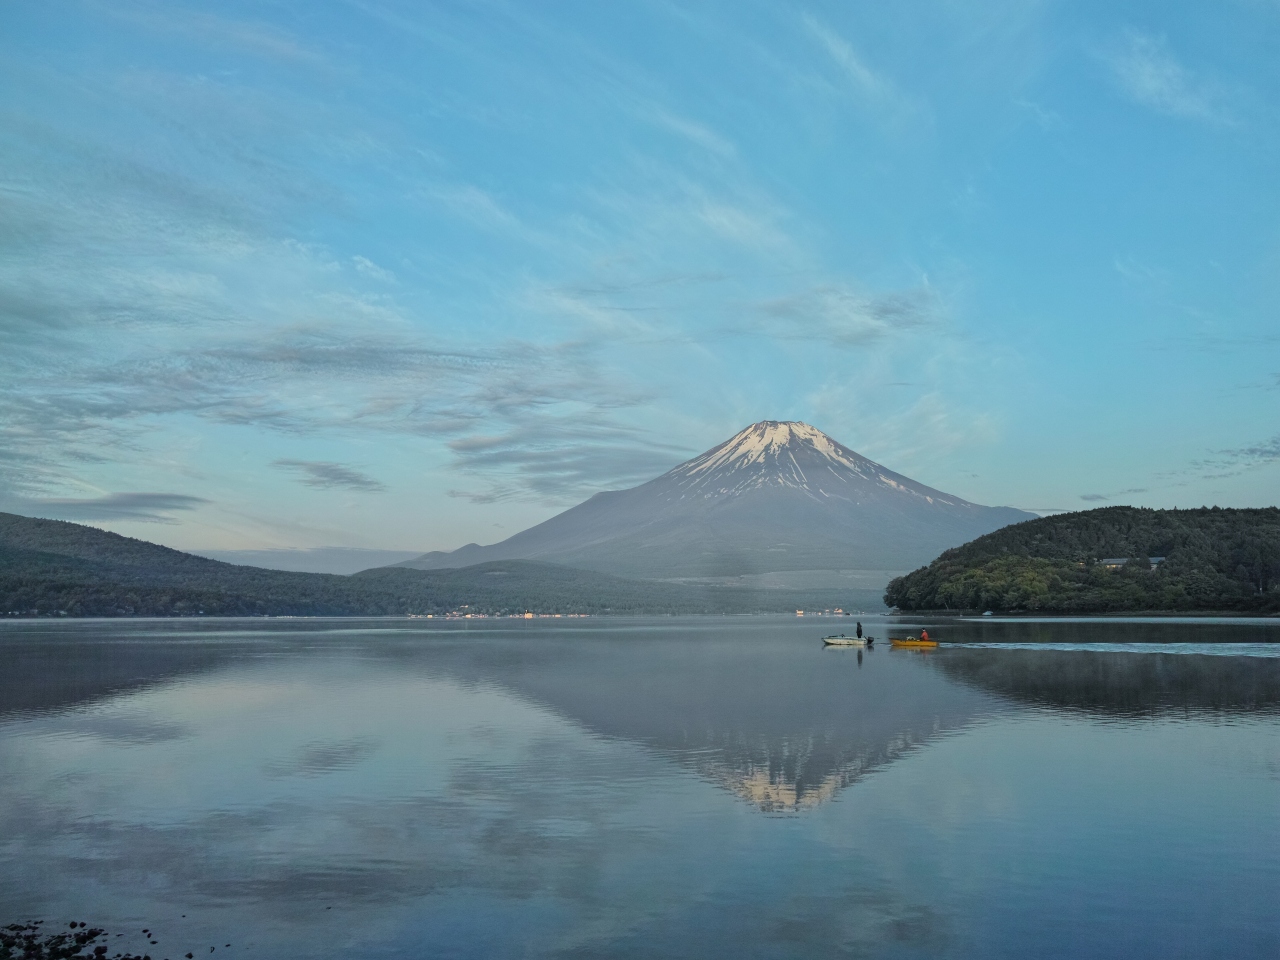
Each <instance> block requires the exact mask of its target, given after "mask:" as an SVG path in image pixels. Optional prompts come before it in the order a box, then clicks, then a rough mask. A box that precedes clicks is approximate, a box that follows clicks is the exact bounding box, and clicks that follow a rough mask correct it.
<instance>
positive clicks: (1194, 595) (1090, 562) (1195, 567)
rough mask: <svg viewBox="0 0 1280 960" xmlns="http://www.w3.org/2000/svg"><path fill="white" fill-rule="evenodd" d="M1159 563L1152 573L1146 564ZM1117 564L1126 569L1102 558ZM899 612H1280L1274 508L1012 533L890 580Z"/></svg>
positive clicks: (1038, 523)
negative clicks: (1119, 562)
mask: <svg viewBox="0 0 1280 960" xmlns="http://www.w3.org/2000/svg"><path fill="white" fill-rule="evenodd" d="M1153 557H1155V558H1160V557H1163V558H1164V559H1163V560H1162V561H1159V562H1158V563H1156V564H1154V565H1153V564H1152V562H1151V558H1153ZM1116 558H1124V559H1126V560H1127V561H1128V562H1126V563H1124V564H1123V565H1119V566H1117V565H1115V564H1111V565H1107V564H1102V563H1099V562H1098V561H1100V560H1106V559H1111V560H1114V559H1116ZM885 603H887V604H888V605H889V606H891V607H897V608H899V609H900V610H969V611H982V610H996V611H1027V612H1031V611H1043V612H1051V613H1102V612H1122V611H1123V612H1139V611H1180V610H1181V611H1224V612H1227V611H1230V612H1251V613H1275V612H1280V509H1277V508H1275V507H1266V508H1262V509H1254V510H1231V509H1222V508H1219V507H1212V508H1201V509H1198V510H1148V509H1142V508H1138V507H1103V508H1102V509H1099V510H1086V511H1082V512H1080V513H1064V514H1059V515H1058V516H1054V517H1042V518H1041V519H1038V520H1029V521H1027V522H1025V523H1019V524H1015V525H1014V526H1010V527H1005V528H1004V529H1002V530H997V531H996V532H995V533H989V534H987V535H986V536H983V537H979V538H978V539H976V540H973V541H971V542H969V543H966V544H965V545H964V546H961V547H956V548H955V549H953V550H948V551H946V552H945V553H943V554H942V555H941V556H939V557H938V559H936V560H934V561H933V562H932V563H931V564H929V565H928V566H927V567H922V568H921V569H919V570H916V571H914V572H912V573H909V574H907V575H906V576H903V577H898V578H897V579H896V580H893V581H891V582H890V584H889V587H888V589H887V591H886V592H885Z"/></svg>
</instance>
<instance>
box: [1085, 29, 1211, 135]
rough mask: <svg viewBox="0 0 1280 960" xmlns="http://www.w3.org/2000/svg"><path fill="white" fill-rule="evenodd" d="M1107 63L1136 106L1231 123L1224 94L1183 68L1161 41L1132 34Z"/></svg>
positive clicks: (1157, 38) (1143, 35)
mask: <svg viewBox="0 0 1280 960" xmlns="http://www.w3.org/2000/svg"><path fill="white" fill-rule="evenodd" d="M1106 59H1107V62H1108V63H1109V64H1110V66H1111V69H1112V72H1113V73H1114V75H1115V79H1116V82H1117V83H1118V84H1119V86H1120V89H1121V90H1122V91H1123V92H1124V93H1125V94H1126V95H1127V96H1128V97H1129V99H1131V100H1132V101H1133V102H1135V103H1137V104H1140V105H1142V106H1145V107H1150V108H1151V109H1153V110H1155V111H1157V112H1159V113H1163V114H1166V115H1168V116H1173V117H1182V118H1184V119H1188V120H1200V121H1204V122H1209V123H1231V122H1233V118H1232V116H1231V112H1230V109H1229V104H1228V103H1227V101H1226V98H1225V96H1224V94H1223V92H1222V91H1221V90H1220V89H1219V88H1216V87H1215V86H1214V85H1212V84H1210V83H1209V82H1207V81H1205V80H1202V79H1200V78H1199V77H1197V76H1195V75H1194V74H1193V73H1192V72H1191V71H1189V70H1188V69H1187V68H1186V67H1184V66H1183V65H1182V64H1181V63H1180V62H1179V61H1178V60H1177V58H1176V57H1174V55H1173V52H1172V51H1171V50H1170V49H1169V44H1168V41H1166V40H1165V38H1164V37H1157V36H1152V35H1150V34H1145V33H1140V32H1138V31H1134V30H1131V31H1129V32H1128V33H1127V34H1126V35H1125V37H1124V39H1123V41H1122V42H1121V43H1120V44H1119V45H1118V47H1117V48H1116V49H1114V50H1112V51H1111V52H1110V53H1109V54H1108V55H1107V56H1106Z"/></svg>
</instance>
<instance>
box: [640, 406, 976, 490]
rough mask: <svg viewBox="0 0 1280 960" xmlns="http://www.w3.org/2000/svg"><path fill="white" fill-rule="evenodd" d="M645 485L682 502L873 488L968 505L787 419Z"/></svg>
mask: <svg viewBox="0 0 1280 960" xmlns="http://www.w3.org/2000/svg"><path fill="white" fill-rule="evenodd" d="M651 483H653V484H654V485H674V486H675V487H676V488H677V489H678V490H679V491H680V496H681V497H682V498H683V496H685V495H688V494H693V495H697V496H701V497H709V498H714V497H727V496H737V495H740V494H743V493H746V492H747V491H749V490H758V489H761V488H763V487H792V488H795V489H799V490H804V491H808V492H809V493H811V494H816V495H819V496H823V497H830V496H838V497H843V498H847V499H854V500H861V499H863V497H864V496H869V495H872V494H874V493H875V492H876V488H879V490H880V491H884V490H885V489H886V488H887V489H889V490H893V491H897V492H899V493H905V494H908V495H911V496H916V497H920V498H922V499H923V500H926V501H927V502H929V503H944V504H948V505H952V506H968V505H969V504H968V503H967V502H966V501H964V500H960V499H959V498H952V497H947V496H945V495H943V494H940V493H939V492H938V491H936V490H932V489H930V488H928V487H925V486H923V485H922V484H917V483H915V482H914V481H910V480H907V479H906V478H905V477H900V476H899V475H898V474H895V473H893V471H891V470H888V469H886V468H885V467H882V466H881V465H880V464H878V463H876V462H875V461H874V460H869V459H867V458H866V457H864V456H862V455H861V454H859V453H856V452H854V451H853V450H850V449H849V448H848V447H846V446H844V445H843V444H841V443H838V442H836V441H835V440H833V439H831V437H829V436H827V435H826V434H825V433H823V432H822V431H821V430H819V429H818V428H817V427H814V426H811V425H809V424H807V423H803V422H800V421H788V420H763V421H761V422H760V423H753V424H752V425H751V426H749V427H747V428H746V429H745V430H743V431H741V432H740V433H738V434H736V435H735V436H733V437H731V438H730V439H728V440H726V441H725V442H724V443H722V444H720V445H719V446H718V447H713V448H712V449H710V450H708V451H707V452H706V453H704V454H702V455H701V456H698V457H694V458H693V459H692V460H689V461H686V462H685V463H682V464H680V466H678V467H676V468H675V469H673V470H671V471H669V472H668V473H666V474H664V475H663V476H661V477H659V478H658V479H657V480H654V481H651ZM859 494H861V495H862V496H859Z"/></svg>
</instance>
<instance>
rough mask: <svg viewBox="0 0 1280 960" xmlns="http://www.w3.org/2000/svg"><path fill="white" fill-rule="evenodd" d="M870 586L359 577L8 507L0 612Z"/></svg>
mask: <svg viewBox="0 0 1280 960" xmlns="http://www.w3.org/2000/svg"><path fill="white" fill-rule="evenodd" d="M858 603H864V604H867V605H869V606H872V607H877V606H878V605H879V597H878V596H875V595H874V594H872V593H871V592H870V591H867V590H861V591H859V590H838V591H837V590H803V589H788V590H751V589H744V588H741V587H695V586H687V585H683V584H674V583H654V582H649V581H643V580H628V579H625V578H622V577H615V576H611V575H609V574H605V573H599V572H594V571H589V570H579V569H574V568H570V567H565V566H559V565H556V564H550V563H540V562H537V561H530V560H506V561H496V562H490V563H482V564H478V565H475V566H470V567H464V568H458V569H445V570H406V569H395V568H389V567H382V568H378V569H374V570H366V571H364V572H362V573H358V574H355V575H352V576H339V575H336V574H327V573H299V572H290V571H282V570H264V569H261V568H258V567H247V566H237V565H234V564H229V563H222V562H220V561H217V560H208V559H205V558H203V557H197V556H193V555H191V554H188V553H183V552H182V551H180V550H172V549H170V548H168V547H162V546H159V545H158V544H154V543H148V542H146V541H145V540H135V539H132V538H130V537H122V536H120V535H119V534H115V533H109V532H107V531H105V530H99V529H97V528H95V527H89V526H84V525H81V524H77V523H67V522H65V521H62V520H40V519H35V518H32V517H21V516H17V515H15V514H8V513H0V616H32V615H36V616H72V617H79V616H92V617H118V616H146V617H168V616H199V615H204V616H283V615H288V616H366V617H367V616H397V615H404V614H427V613H430V614H433V615H436V616H439V615H442V614H446V613H448V612H450V611H459V610H465V612H467V613H473V614H474V613H484V614H503V613H506V614H518V613H521V612H523V611H524V610H526V609H527V610H532V611H534V612H537V613H562V614H564V613H587V614H690V613H751V612H775V613H777V612H784V611H790V610H793V609H795V608H796V607H808V608H810V609H813V608H814V607H817V608H824V607H832V606H838V605H840V604H844V605H850V604H854V605H856V604H858Z"/></svg>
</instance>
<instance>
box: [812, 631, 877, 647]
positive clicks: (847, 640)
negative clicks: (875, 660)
mask: <svg viewBox="0 0 1280 960" xmlns="http://www.w3.org/2000/svg"><path fill="white" fill-rule="evenodd" d="M822 643H823V645H824V646H828V647H865V646H866V645H867V638H865V637H846V636H845V635H844V634H843V633H841V634H839V635H836V636H830V637H823V638H822Z"/></svg>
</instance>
